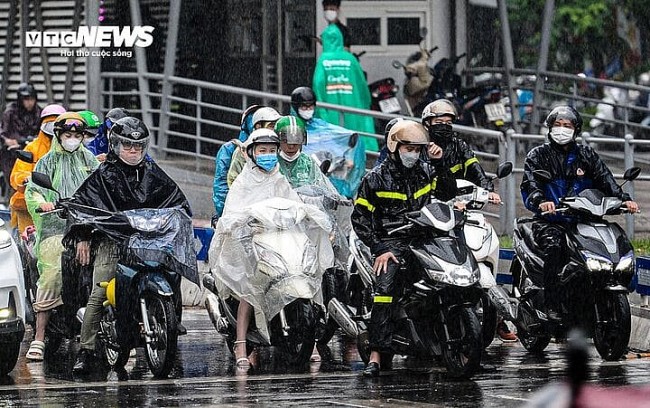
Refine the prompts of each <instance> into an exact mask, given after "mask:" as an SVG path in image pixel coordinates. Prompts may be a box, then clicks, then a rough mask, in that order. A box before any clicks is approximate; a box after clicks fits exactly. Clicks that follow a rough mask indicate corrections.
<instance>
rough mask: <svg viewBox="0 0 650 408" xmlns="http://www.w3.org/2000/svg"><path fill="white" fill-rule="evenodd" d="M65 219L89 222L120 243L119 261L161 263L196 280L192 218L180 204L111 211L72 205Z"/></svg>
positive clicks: (190, 279)
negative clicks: (121, 253) (168, 206)
mask: <svg viewBox="0 0 650 408" xmlns="http://www.w3.org/2000/svg"><path fill="white" fill-rule="evenodd" d="M68 221H69V222H71V223H73V224H85V225H92V226H93V227H94V228H96V229H97V230H99V231H101V232H103V233H104V234H106V235H107V236H108V237H110V238H111V239H113V240H114V241H115V242H116V243H118V244H120V245H122V247H123V250H124V254H125V257H124V260H123V262H126V263H130V262H133V263H145V264H148V265H153V264H160V265H164V266H165V267H166V269H168V270H170V271H174V272H176V273H179V274H180V275H182V276H183V277H185V278H187V279H188V280H189V281H191V282H193V283H195V284H197V285H198V284H199V278H198V271H197V264H196V252H195V250H194V231H193V227H192V219H191V218H190V217H189V216H188V215H187V213H185V211H184V210H183V209H181V208H180V207H171V208H143V209H136V210H128V211H122V212H115V213H111V212H108V211H104V210H99V209H94V208H92V207H86V206H82V205H72V206H70V209H69V216H68Z"/></svg>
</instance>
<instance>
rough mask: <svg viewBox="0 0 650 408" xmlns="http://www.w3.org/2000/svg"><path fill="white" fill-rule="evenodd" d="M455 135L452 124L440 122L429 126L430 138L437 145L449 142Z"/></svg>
mask: <svg viewBox="0 0 650 408" xmlns="http://www.w3.org/2000/svg"><path fill="white" fill-rule="evenodd" d="M453 135H454V130H453V127H452V126H451V125H447V124H445V123H438V124H435V125H430V126H429V139H430V140H431V141H432V142H433V143H435V144H437V145H442V144H447V143H448V142H449V141H450V140H451V138H452V136H453Z"/></svg>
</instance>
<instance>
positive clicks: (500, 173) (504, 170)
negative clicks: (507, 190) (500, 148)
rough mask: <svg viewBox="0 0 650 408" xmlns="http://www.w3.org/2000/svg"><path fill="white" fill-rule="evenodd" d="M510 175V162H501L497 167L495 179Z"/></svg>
mask: <svg viewBox="0 0 650 408" xmlns="http://www.w3.org/2000/svg"><path fill="white" fill-rule="evenodd" d="M511 173H512V162H509V161H507V162H503V163H501V164H499V167H497V177H496V178H499V179H502V178H505V177H508V176H509V175H510V174H511Z"/></svg>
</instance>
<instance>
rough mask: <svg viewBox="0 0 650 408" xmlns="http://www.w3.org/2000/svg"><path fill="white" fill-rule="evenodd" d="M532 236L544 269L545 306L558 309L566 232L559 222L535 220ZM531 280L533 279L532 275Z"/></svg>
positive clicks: (564, 262)
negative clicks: (539, 251)
mask: <svg viewBox="0 0 650 408" xmlns="http://www.w3.org/2000/svg"><path fill="white" fill-rule="evenodd" d="M532 229H533V238H534V239H535V242H536V243H537V245H538V247H539V248H540V249H541V251H542V257H543V260H544V271H543V275H542V276H541V278H542V280H543V282H542V283H543V285H544V299H545V302H546V307H548V308H550V309H552V310H555V311H559V305H560V302H561V299H562V295H563V293H562V287H561V285H560V273H561V272H562V268H564V265H565V264H566V255H567V244H566V232H565V230H564V227H563V226H562V225H561V224H556V223H549V222H545V221H537V222H535V223H534V224H533V226H532ZM533 281H535V279H534V277H533Z"/></svg>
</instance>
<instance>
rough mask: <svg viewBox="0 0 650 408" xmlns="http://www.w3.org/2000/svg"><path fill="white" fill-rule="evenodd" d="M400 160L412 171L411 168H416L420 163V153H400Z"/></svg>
mask: <svg viewBox="0 0 650 408" xmlns="http://www.w3.org/2000/svg"><path fill="white" fill-rule="evenodd" d="M399 157H400V159H402V164H403V165H404V167H406V168H407V169H410V168H411V167H413V166H415V164H416V163H417V162H418V159H419V158H420V153H416V152H411V153H402V152H400V154H399Z"/></svg>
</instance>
